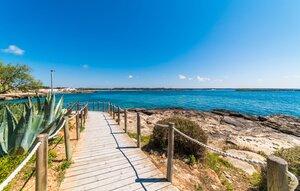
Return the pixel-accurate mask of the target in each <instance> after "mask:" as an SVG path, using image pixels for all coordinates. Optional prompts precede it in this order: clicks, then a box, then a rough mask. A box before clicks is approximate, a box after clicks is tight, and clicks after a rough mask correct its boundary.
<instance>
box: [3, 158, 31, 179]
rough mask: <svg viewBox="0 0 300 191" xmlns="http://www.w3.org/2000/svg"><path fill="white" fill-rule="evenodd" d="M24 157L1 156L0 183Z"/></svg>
mask: <svg viewBox="0 0 300 191" xmlns="http://www.w3.org/2000/svg"><path fill="white" fill-rule="evenodd" d="M25 157H26V155H19V156H3V157H1V158H0V172H1V173H0V182H3V181H4V180H5V179H6V178H7V176H9V175H10V173H11V172H12V171H13V170H15V168H16V166H18V165H19V164H20V163H21V162H22V161H23V159H24V158H25Z"/></svg>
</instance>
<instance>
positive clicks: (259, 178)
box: [250, 170, 267, 191]
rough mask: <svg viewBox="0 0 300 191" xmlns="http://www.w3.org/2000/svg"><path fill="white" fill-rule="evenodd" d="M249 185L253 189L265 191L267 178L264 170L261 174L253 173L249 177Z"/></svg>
mask: <svg viewBox="0 0 300 191" xmlns="http://www.w3.org/2000/svg"><path fill="white" fill-rule="evenodd" d="M250 184H251V186H252V187H253V188H255V189H257V190H259V191H267V178H266V172H265V170H262V172H261V173H254V174H253V175H252V176H251V177H250Z"/></svg>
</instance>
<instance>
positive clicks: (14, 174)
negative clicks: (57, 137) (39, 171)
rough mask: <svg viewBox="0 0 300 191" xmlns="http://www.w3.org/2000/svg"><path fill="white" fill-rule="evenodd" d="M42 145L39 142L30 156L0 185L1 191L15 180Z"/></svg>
mask: <svg viewBox="0 0 300 191" xmlns="http://www.w3.org/2000/svg"><path fill="white" fill-rule="evenodd" d="M41 144H42V142H38V143H37V144H36V145H35V146H34V148H33V149H32V151H31V152H30V153H29V154H28V156H27V157H26V158H25V159H24V160H23V161H22V162H21V164H20V165H19V166H18V167H17V168H16V169H15V170H14V171H13V172H12V173H11V174H10V175H9V176H8V177H7V178H6V179H5V180H4V181H3V182H2V183H1V184H0V190H3V189H4V188H5V187H6V186H7V185H8V184H9V183H10V181H12V179H13V178H15V176H16V175H17V174H18V173H19V172H20V171H21V170H22V168H23V167H24V166H25V165H26V164H27V163H28V161H29V160H30V159H31V157H32V156H33V155H34V153H35V152H36V150H37V149H38V148H39V146H40V145H41Z"/></svg>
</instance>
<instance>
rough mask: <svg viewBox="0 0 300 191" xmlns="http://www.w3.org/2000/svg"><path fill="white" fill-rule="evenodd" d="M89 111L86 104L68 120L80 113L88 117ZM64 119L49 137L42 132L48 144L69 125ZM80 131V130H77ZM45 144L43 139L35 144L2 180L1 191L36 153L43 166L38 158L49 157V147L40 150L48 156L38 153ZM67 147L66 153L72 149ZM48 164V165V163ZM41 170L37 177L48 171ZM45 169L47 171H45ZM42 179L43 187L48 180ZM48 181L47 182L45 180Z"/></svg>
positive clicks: (37, 186) (37, 188) (37, 185)
mask: <svg viewBox="0 0 300 191" xmlns="http://www.w3.org/2000/svg"><path fill="white" fill-rule="evenodd" d="M75 104H76V103H74V104H72V106H71V107H68V108H67V109H68V110H69V109H71V110H72V108H74V105H75ZM87 112H88V104H85V105H84V106H83V107H82V108H81V109H80V110H78V111H76V113H75V115H73V116H72V117H69V118H68V120H69V119H73V118H74V117H77V116H78V115H81V116H83V117H84V118H86V116H87ZM62 120H63V121H62V123H61V126H60V127H59V128H57V130H56V131H55V132H53V133H52V134H51V135H50V136H49V137H48V135H47V134H40V135H44V136H42V137H43V138H46V142H47V144H48V140H50V139H53V138H54V137H56V136H57V134H58V133H59V132H60V130H61V129H62V128H63V127H65V128H66V127H68V126H67V125H66V122H67V121H66V120H65V118H63V119H62ZM82 121H83V119H82V118H81V124H83V123H82ZM76 128H77V129H78V128H79V127H78V124H77V122H76ZM77 132H78V131H77ZM65 133H66V131H65V132H64V137H65V138H66V134H65ZM77 137H78V135H77ZM37 139H39V137H38V138H37ZM42 144H43V142H42V141H38V142H37V143H36V144H35V146H34V147H33V148H32V150H31V151H30V152H29V154H28V155H27V156H26V157H25V159H23V161H22V162H21V163H20V164H19V165H18V166H17V167H16V168H15V170H14V171H13V172H12V173H11V174H10V175H9V176H8V177H7V178H6V179H5V180H4V181H3V182H1V183H0V191H1V190H3V189H4V188H5V187H6V186H7V185H8V184H9V183H10V182H11V181H12V180H13V179H14V178H15V177H16V176H17V174H18V173H19V172H20V171H21V170H22V169H23V168H24V166H25V165H26V164H27V163H28V161H29V160H30V159H31V158H32V156H33V155H34V154H35V153H36V155H37V160H36V161H37V163H39V166H41V165H43V164H40V162H41V160H38V159H39V157H40V158H43V157H44V158H43V159H42V160H44V159H45V158H47V157H48V149H46V150H47V151H46V152H45V153H44V152H43V151H44V149H42V150H43V151H42V152H40V153H43V155H47V156H40V155H39V154H38V153H39V152H38V149H39V148H40V146H41V145H42ZM65 147H66V153H69V151H67V149H71V148H67V145H66V146H65ZM47 148H48V146H47ZM46 163H48V160H47V161H46ZM46 166H47V165H46ZM42 168H44V169H45V167H43V166H42ZM37 171H38V170H37ZM41 171H43V172H36V176H37V179H41V178H39V177H38V176H40V175H41V174H43V173H46V174H47V169H45V170H41ZM44 171H45V172H44ZM43 176H44V177H47V176H45V174H43ZM41 181H42V186H43V187H45V186H47V180H41ZM45 181H46V182H45ZM37 182H38V180H36V188H35V189H36V190H38V191H39V190H40V187H39V185H40V184H38V183H37Z"/></svg>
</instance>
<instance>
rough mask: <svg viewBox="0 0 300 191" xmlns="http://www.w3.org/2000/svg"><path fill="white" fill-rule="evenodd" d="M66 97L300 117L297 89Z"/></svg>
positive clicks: (129, 105) (130, 105) (67, 99)
mask: <svg viewBox="0 0 300 191" xmlns="http://www.w3.org/2000/svg"><path fill="white" fill-rule="evenodd" d="M58 96H62V95H58ZM63 96H64V100H65V104H68V103H71V102H74V101H82V102H86V101H110V102H112V103H114V104H116V105H120V106H121V107H123V108H147V109H153V108H183V109H195V110H200V111H209V110H212V109H227V110H231V111H237V112H241V113H244V114H252V115H262V116H267V115H274V114H285V115H291V116H296V117H300V91H298V90H251V91H244V90H243V91H240V90H234V89H216V90H163V91H157V90H155V91H154V90H144V91H98V92H95V93H83V94H64V95H63Z"/></svg>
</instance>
